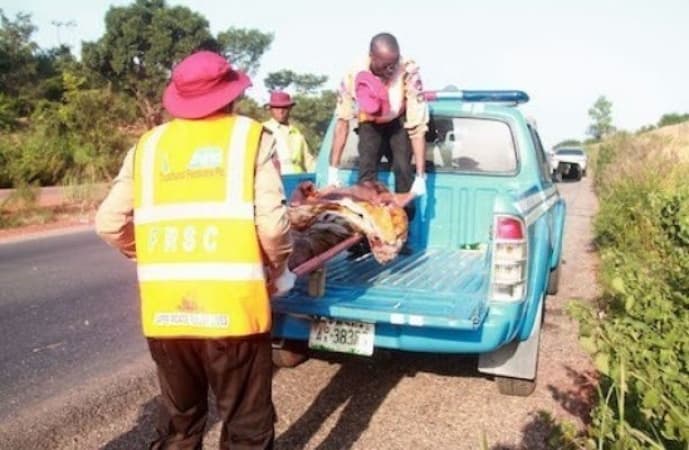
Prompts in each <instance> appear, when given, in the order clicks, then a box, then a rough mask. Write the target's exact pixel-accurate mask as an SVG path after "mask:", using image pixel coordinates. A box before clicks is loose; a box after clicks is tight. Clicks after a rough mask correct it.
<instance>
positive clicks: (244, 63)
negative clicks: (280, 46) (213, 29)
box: [217, 27, 274, 76]
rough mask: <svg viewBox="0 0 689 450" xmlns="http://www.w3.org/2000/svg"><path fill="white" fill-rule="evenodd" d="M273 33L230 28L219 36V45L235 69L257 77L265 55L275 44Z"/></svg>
mask: <svg viewBox="0 0 689 450" xmlns="http://www.w3.org/2000/svg"><path fill="white" fill-rule="evenodd" d="M273 39H274V35H273V34H272V33H263V32H261V31H259V30H256V29H253V28H252V29H244V28H234V27H232V28H229V29H228V30H227V31H223V32H222V33H219V34H218V39H217V45H218V48H219V50H220V52H221V53H223V54H224V55H225V57H226V58H228V59H229V60H230V63H231V64H232V66H233V67H237V68H239V69H240V70H242V71H244V72H246V73H248V74H249V75H252V76H253V75H255V74H256V72H257V71H258V68H259V65H260V64H259V62H260V59H261V57H262V56H263V54H264V53H265V52H266V51H268V49H270V45H271V44H272V43H273Z"/></svg>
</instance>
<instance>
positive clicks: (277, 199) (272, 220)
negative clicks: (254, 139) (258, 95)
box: [254, 132, 292, 276]
mask: <svg viewBox="0 0 689 450" xmlns="http://www.w3.org/2000/svg"><path fill="white" fill-rule="evenodd" d="M259 145H260V148H259V151H258V156H257V158H256V175H255V179H254V195H255V196H254V199H255V200H254V203H255V205H256V209H255V211H256V213H255V214H256V231H257V234H258V240H259V243H260V245H261V250H262V251H263V254H264V255H265V257H266V260H265V261H264V262H265V264H266V265H267V266H268V267H269V268H270V272H271V273H273V274H276V276H279V275H280V274H281V273H283V272H284V270H285V268H286V267H287V258H288V257H289V255H290V253H291V252H292V236H291V234H290V222H289V218H288V216H287V206H286V201H285V191H284V188H283V185H282V178H281V177H280V172H279V171H278V168H277V165H276V163H275V160H274V158H275V141H274V139H273V137H272V136H271V135H270V134H269V133H267V132H264V133H263V135H262V136H261V141H260V144H259Z"/></svg>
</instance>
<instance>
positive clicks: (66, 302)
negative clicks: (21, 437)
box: [0, 231, 145, 421]
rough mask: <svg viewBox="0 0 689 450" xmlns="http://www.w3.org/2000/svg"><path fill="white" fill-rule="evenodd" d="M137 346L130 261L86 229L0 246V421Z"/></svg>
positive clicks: (140, 347) (124, 357)
mask: <svg viewBox="0 0 689 450" xmlns="http://www.w3.org/2000/svg"><path fill="white" fill-rule="evenodd" d="M144 352H145V343H144V341H143V340H142V339H141V337H140V333H139V318H138V304H137V297H136V285H135V271H134V265H133V264H132V263H130V262H128V261H127V260H126V259H125V258H124V257H121V256H120V255H119V254H117V253H116V252H114V251H112V249H110V248H108V247H107V246H106V245H105V244H104V243H103V242H102V241H100V240H99V239H98V238H97V237H96V236H95V234H94V233H93V232H92V231H87V232H80V233H73V234H67V235H62V236H57V237H50V238H44V239H36V240H30V241H24V242H17V243H11V244H4V245H0V404H1V405H3V406H2V408H0V421H2V420H4V419H6V418H8V417H11V416H15V415H17V414H18V413H21V412H22V411H25V410H26V409H27V408H32V407H34V406H35V405H38V404H42V403H43V402H45V401H46V400H48V399H50V398H52V397H54V396H57V395H62V394H64V393H65V391H70V390H74V389H81V385H82V383H83V382H84V381H86V380H88V379H90V378H93V377H97V376H99V375H101V374H103V373H108V372H110V371H112V370H113V368H114V367H118V366H122V365H124V364H126V363H127V362H128V361H129V360H131V359H132V358H134V357H135V356H137V355H140V354H142V353H144Z"/></svg>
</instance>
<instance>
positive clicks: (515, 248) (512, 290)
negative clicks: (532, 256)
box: [491, 215, 528, 301]
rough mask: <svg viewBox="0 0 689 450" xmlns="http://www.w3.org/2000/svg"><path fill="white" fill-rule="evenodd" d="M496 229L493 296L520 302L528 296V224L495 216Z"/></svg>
mask: <svg viewBox="0 0 689 450" xmlns="http://www.w3.org/2000/svg"><path fill="white" fill-rule="evenodd" d="M493 230H494V233H493V234H494V235H493V266H492V275H491V289H492V296H491V297H492V298H493V299H494V300H503V301H513V300H519V299H521V298H522V297H523V296H524V293H525V286H526V267H527V265H526V262H527V256H528V251H527V239H526V232H525V226H524V221H523V220H522V219H520V218H518V217H515V216H505V215H499V216H495V222H494V227H493Z"/></svg>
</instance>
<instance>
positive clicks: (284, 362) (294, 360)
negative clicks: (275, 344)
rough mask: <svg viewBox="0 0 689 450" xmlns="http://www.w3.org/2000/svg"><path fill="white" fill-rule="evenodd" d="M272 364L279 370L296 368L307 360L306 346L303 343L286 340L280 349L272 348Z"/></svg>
mask: <svg viewBox="0 0 689 450" xmlns="http://www.w3.org/2000/svg"><path fill="white" fill-rule="evenodd" d="M272 356H273V364H274V365H275V366H277V367H281V368H292V367H297V366H298V365H299V364H301V363H303V362H304V361H306V360H307V359H309V355H308V345H307V344H306V342H303V341H295V340H291V339H286V340H285V342H284V343H283V344H282V347H280V348H273V355H272Z"/></svg>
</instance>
